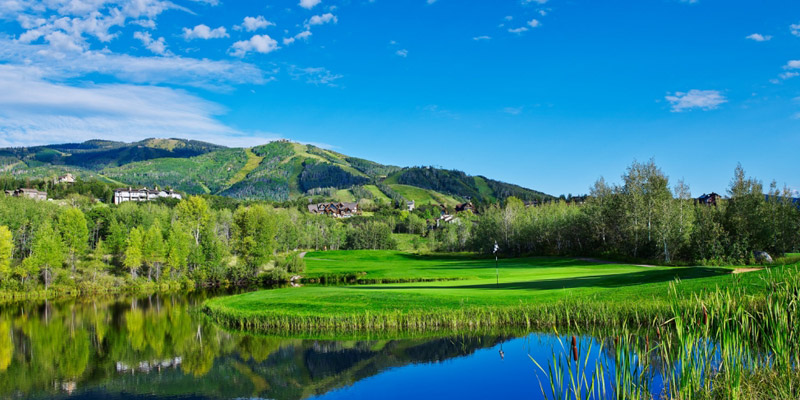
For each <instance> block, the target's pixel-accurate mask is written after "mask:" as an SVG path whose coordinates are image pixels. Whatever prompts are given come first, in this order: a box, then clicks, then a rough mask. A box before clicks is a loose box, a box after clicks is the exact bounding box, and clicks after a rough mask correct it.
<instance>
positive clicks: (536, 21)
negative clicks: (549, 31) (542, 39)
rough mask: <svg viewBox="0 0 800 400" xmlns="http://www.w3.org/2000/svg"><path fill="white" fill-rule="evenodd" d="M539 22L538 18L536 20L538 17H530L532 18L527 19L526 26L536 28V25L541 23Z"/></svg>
mask: <svg viewBox="0 0 800 400" xmlns="http://www.w3.org/2000/svg"><path fill="white" fill-rule="evenodd" d="M541 24H542V23H541V22H539V20H538V19H532V20H530V21H528V26H530V27H531V28H536V27H538V26H539V25H541Z"/></svg>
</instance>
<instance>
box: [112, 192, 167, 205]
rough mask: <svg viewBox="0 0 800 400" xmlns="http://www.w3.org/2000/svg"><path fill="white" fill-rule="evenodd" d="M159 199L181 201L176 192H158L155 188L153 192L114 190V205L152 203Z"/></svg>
mask: <svg viewBox="0 0 800 400" xmlns="http://www.w3.org/2000/svg"><path fill="white" fill-rule="evenodd" d="M159 198H168V199H178V200H180V199H181V195H180V194H179V193H177V192H174V191H172V190H164V189H161V190H159V189H158V188H156V189H155V190H147V188H142V189H132V188H127V189H115V190H114V204H120V203H124V202H126V201H153V200H157V199H159Z"/></svg>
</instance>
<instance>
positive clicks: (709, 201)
mask: <svg viewBox="0 0 800 400" xmlns="http://www.w3.org/2000/svg"><path fill="white" fill-rule="evenodd" d="M720 200H722V196H720V195H718V194H717V193H714V192H711V193H709V194H703V195H702V196H700V197H698V198H697V203H698V204H702V205H705V206H716V205H717V202H719V201H720Z"/></svg>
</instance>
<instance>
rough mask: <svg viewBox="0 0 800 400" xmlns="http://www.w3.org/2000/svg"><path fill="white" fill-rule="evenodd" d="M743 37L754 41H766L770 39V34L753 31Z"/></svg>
mask: <svg viewBox="0 0 800 400" xmlns="http://www.w3.org/2000/svg"><path fill="white" fill-rule="evenodd" d="M745 39H750V40H755V41H756V42H766V41H768V40H770V39H772V36H770V35H762V34H760V33H754V34H752V35H748V36H746V37H745Z"/></svg>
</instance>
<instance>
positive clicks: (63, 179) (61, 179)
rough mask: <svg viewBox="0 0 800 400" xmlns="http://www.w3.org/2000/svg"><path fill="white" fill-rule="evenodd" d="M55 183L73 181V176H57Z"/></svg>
mask: <svg viewBox="0 0 800 400" xmlns="http://www.w3.org/2000/svg"><path fill="white" fill-rule="evenodd" d="M56 183H75V176H73V175H72V174H66V175H64V176H59V177H58V178H57V179H56Z"/></svg>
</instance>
